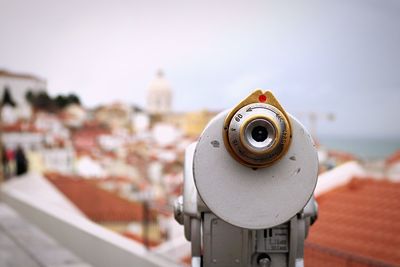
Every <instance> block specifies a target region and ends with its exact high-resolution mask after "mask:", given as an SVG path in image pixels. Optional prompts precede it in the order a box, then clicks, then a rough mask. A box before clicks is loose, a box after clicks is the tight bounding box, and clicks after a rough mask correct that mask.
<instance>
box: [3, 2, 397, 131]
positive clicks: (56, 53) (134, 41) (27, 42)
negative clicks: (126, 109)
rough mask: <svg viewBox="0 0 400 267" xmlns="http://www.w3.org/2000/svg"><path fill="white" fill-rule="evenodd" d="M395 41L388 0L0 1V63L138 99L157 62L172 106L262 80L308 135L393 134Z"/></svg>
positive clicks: (196, 103)
mask: <svg viewBox="0 0 400 267" xmlns="http://www.w3.org/2000/svg"><path fill="white" fill-rule="evenodd" d="M399 50H400V2H399V1H396V0H386V1H382V0H330V1H329V0H325V1H318V0H298V1H291V2H289V1H267V0H264V1H257V0H252V1H235V0H229V1H208V0H202V1H178V0H171V1H153V0H148V1H134V0H130V1H123V0H114V1H112V0H110V1H101V0H100V1H85V0H69V1H54V0H26V1H22V0H0V69H1V68H3V69H8V70H11V71H16V72H23V73H32V74H35V75H38V76H40V77H43V78H44V79H46V80H47V82H48V88H47V89H48V91H49V92H50V94H53V95H55V94H58V93H69V92H74V93H77V94H78V95H79V96H80V97H81V100H82V102H83V103H84V104H85V105H86V106H89V107H93V106H96V105H98V104H101V103H110V102H113V101H124V102H127V103H131V104H137V105H140V106H144V105H145V97H146V89H147V87H148V85H149V83H150V82H151V80H152V79H153V78H154V77H155V73H156V71H157V70H158V69H160V68H161V69H163V70H164V72H165V75H166V78H167V79H168V81H169V83H170V84H171V87H172V88H173V90H174V99H173V107H174V109H175V110H177V111H190V110H199V109H205V108H206V109H211V110H222V109H226V108H230V107H233V106H234V105H235V104H236V103H237V102H238V101H240V100H241V99H242V98H244V97H245V96H246V95H248V94H249V93H250V92H251V91H252V90H253V89H255V88H262V89H270V90H272V91H273V92H274V94H275V95H276V97H277V98H278V100H280V102H281V103H282V105H283V106H284V107H285V108H286V110H287V111H288V112H290V113H293V114H295V115H298V116H299V117H300V120H303V121H305V122H307V118H306V116H305V115H304V114H308V113H309V112H317V113H318V114H320V117H321V119H320V120H319V123H318V132H319V133H320V134H324V135H342V136H367V137H368V136H380V137H382V136H384V137H395V138H397V137H398V138H400V123H398V119H397V116H398V114H400V107H399V106H400V105H399V104H400V52H399ZM328 113H334V114H335V117H336V120H335V121H333V122H332V121H327V120H325V119H323V118H324V115H325V114H328Z"/></svg>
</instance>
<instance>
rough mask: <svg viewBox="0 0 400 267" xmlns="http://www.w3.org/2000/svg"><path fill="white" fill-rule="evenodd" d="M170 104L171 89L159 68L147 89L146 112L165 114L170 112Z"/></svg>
mask: <svg viewBox="0 0 400 267" xmlns="http://www.w3.org/2000/svg"><path fill="white" fill-rule="evenodd" d="M171 106H172V89H171V86H170V85H169V83H168V81H167V80H166V79H165V78H164V73H163V71H161V70H160V71H158V72H157V76H156V78H155V79H154V80H153V81H152V82H151V83H150V85H149V87H148V90H147V107H146V108H147V112H148V113H149V114H150V115H167V114H168V113H170V112H171Z"/></svg>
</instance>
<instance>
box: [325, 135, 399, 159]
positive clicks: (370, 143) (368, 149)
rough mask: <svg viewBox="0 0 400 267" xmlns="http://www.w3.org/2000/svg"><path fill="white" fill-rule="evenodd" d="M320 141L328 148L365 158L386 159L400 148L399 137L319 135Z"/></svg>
mask: <svg viewBox="0 0 400 267" xmlns="http://www.w3.org/2000/svg"><path fill="white" fill-rule="evenodd" d="M319 143H320V144H321V145H322V146H323V147H325V148H328V149H333V150H338V151H345V152H349V153H352V154H354V155H356V156H359V157H361V158H363V159H371V160H373V159H385V158H386V157H388V156H390V155H391V154H393V153H394V152H395V151H397V150H400V137H399V138H365V137H361V138H356V137H351V138H346V137H326V136H324V137H319Z"/></svg>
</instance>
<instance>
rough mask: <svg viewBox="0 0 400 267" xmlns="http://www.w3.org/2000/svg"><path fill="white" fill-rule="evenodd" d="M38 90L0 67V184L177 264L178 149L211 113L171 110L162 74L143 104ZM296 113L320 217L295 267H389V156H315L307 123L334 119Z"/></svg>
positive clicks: (393, 235)
mask: <svg viewBox="0 0 400 267" xmlns="http://www.w3.org/2000/svg"><path fill="white" fill-rule="evenodd" d="M46 88H47V84H46V80H45V79H43V78H40V77H36V76H33V75H26V74H21V73H17V72H11V71H7V70H1V71H0V96H1V101H2V102H1V103H2V104H1V123H2V126H1V127H2V128H1V135H2V136H1V140H2V169H3V171H2V172H1V173H2V183H3V184H4V185H7V188H14V189H20V190H22V191H21V192H23V193H24V194H27V195H31V196H38V197H39V198H40V197H42V198H43V196H47V197H48V199H49V202H51V201H52V200H51V196H52V194H54V192H56V193H57V192H58V193H61V195H62V196H64V197H65V199H63V200H62V202H63V204H62V205H63V209H65V212H67V210H69V211H68V212H73V213H74V214H78V216H82V217H85V218H87V219H89V220H91V221H93V222H95V223H97V224H99V225H101V226H103V227H105V228H107V229H109V230H111V231H114V232H116V233H118V234H120V235H122V236H124V237H126V238H128V239H130V240H133V241H132V242H139V243H141V244H142V245H143V246H145V247H146V248H147V249H149V250H155V251H157V250H158V249H159V248H161V247H163V246H164V247H163V249H162V251H164V253H165V254H168V255H166V256H167V257H169V258H170V259H171V260H172V261H175V262H177V263H179V264H187V263H189V262H190V260H189V258H190V247H189V243H187V242H186V241H184V238H183V227H182V226H180V225H178V224H177V223H176V222H175V220H174V216H173V203H174V200H175V199H176V198H177V197H178V196H179V195H181V193H182V181H183V174H182V171H183V159H184V151H185V148H186V147H187V146H188V145H189V144H190V143H192V142H194V141H196V140H197V138H198V137H199V135H200V134H201V132H202V130H203V128H204V127H205V126H206V124H207V123H208V121H209V120H210V119H211V118H212V117H213V116H215V115H216V114H217V113H218V112H219V111H218V110H211V111H210V110H198V111H188V112H176V111H174V109H173V105H172V103H173V97H174V90H173V88H172V87H171V85H170V83H169V82H168V80H167V77H166V75H165V74H164V73H163V71H162V70H159V71H158V72H157V73H156V75H155V77H154V79H153V80H152V81H149V86H148V88H147V91H146V92H147V99H146V103H147V104H146V106H145V107H139V106H136V105H131V104H129V103H123V102H114V103H109V104H106V105H101V106H98V107H96V108H87V107H85V106H82V105H81V101H80V99H79V95H74V94H70V95H57V96H50V95H49V94H48V92H47V90H46ZM294 115H296V114H294ZM297 115H298V116H299V117H301V118H302V119H303V120H305V121H306V122H307V123H308V124H309V125H310V128H311V132H312V135H313V136H314V138H315V141H316V142H317V143H318V147H319V161H320V178H319V184H318V187H317V190H316V196H317V200H318V202H319V205H320V208H319V213H320V214H319V220H318V221H317V223H316V224H315V226H313V227H312V228H311V231H310V236H309V238H308V240H307V243H306V266H399V265H400V253H399V252H398V248H399V247H400V228H399V227H398V226H396V225H398V224H397V223H396V222H397V219H399V218H400V217H399V214H400V213H399V212H398V211H399V210H400V183H399V182H400V150H398V151H397V152H395V153H394V154H392V155H388V156H387V157H386V158H380V159H376V158H374V159H373V160H371V159H369V160H366V159H365V158H360V157H359V156H358V155H355V154H351V153H349V152H345V151H338V150H332V149H328V148H325V147H324V144H323V143H320V142H319V139H318V138H317V136H318V133H317V128H318V127H317V123H318V120H319V119H321V118H322V119H327V120H334V119H335V115H334V114H318V113H310V114H297ZM397 148H398V149H400V147H397ZM0 214H1V210H0ZM22 215H23V214H22ZM388 229H391V231H390V232H388V231H387V230H388ZM177 240H178V241H177ZM182 240H183V241H182ZM166 246H171V248H165V247H166ZM172 250H174V251H175V252H174V253H170V252H168V251H172ZM177 251H178V252H177ZM0 255H1V253H0ZM0 263H3V265H2V266H11V265H7V262H6V260H5V259H3V261H2V260H1V259H0ZM349 264H350V265H349ZM12 266H17V265H12Z"/></svg>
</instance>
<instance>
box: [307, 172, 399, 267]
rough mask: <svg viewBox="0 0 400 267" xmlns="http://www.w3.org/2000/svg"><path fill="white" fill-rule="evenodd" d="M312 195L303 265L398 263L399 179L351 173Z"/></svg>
mask: <svg viewBox="0 0 400 267" xmlns="http://www.w3.org/2000/svg"><path fill="white" fill-rule="evenodd" d="M317 201H318V205H319V211H318V220H317V222H316V223H315V224H314V225H313V226H312V227H311V229H310V234H309V236H308V238H307V241H306V251H305V262H306V266H308V267H313V266H328V265H326V264H327V262H329V264H330V265H329V266H360V267H361V266H399V265H400V253H399V252H398V251H399V248H400V225H399V223H398V221H399V220H400V183H394V182H390V181H385V180H374V179H368V178H364V177H362V178H354V179H352V180H351V181H350V182H349V183H348V184H346V185H343V186H340V187H338V188H336V189H333V190H331V191H329V192H326V193H324V194H321V195H320V196H319V197H317ZM348 264H350V265H348ZM352 264H353V265H352Z"/></svg>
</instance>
